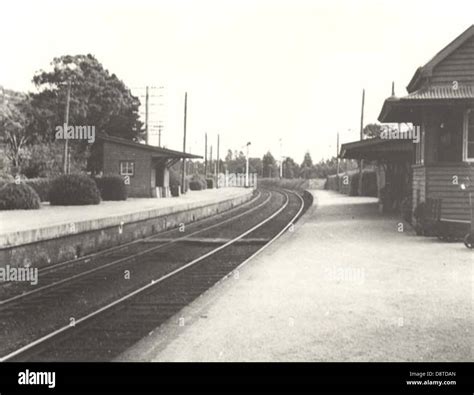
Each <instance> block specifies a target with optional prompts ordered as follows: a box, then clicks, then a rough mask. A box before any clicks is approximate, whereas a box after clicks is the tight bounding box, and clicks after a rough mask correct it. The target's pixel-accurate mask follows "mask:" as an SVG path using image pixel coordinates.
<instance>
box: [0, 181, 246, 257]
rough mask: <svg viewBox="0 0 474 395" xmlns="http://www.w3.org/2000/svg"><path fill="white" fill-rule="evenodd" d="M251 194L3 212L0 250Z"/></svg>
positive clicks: (193, 194) (213, 193) (232, 191)
mask: <svg viewBox="0 0 474 395" xmlns="http://www.w3.org/2000/svg"><path fill="white" fill-rule="evenodd" d="M251 193H252V190H251V189H245V188H222V189H208V190H203V191H189V192H188V193H186V194H185V195H182V196H180V197H179V198H162V199H157V198H141V199H138V198H129V199H128V200H126V201H102V202H101V203H100V204H98V205H89V206H50V205H49V203H43V204H42V207H41V209H39V210H8V211H0V248H1V247H5V246H15V245H19V244H24V243H31V242H35V241H40V240H46V239H49V238H54V237H60V236H63V235H67V234H70V233H77V232H84V231H89V230H95V229H101V228H103V227H106V226H115V225H120V223H121V222H124V223H127V222H133V221H140V220H143V219H147V218H152V217H156V216H160V215H167V214H171V213H175V212H178V211H184V210H189V209H192V208H196V207H203V206H206V205H209V204H213V203H218V202H221V201H225V200H230V199H234V198H236V197H239V196H244V195H247V194H251ZM71 224H73V225H71ZM71 227H73V230H72V231H71Z"/></svg>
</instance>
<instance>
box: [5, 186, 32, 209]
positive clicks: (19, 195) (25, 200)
mask: <svg viewBox="0 0 474 395" xmlns="http://www.w3.org/2000/svg"><path fill="white" fill-rule="evenodd" d="M39 208H40V198H39V196H38V194H37V193H36V192H35V190H34V189H33V188H31V187H30V186H28V185H25V184H15V183H10V184H7V185H4V186H3V187H2V188H1V189H0V210H36V209H39Z"/></svg>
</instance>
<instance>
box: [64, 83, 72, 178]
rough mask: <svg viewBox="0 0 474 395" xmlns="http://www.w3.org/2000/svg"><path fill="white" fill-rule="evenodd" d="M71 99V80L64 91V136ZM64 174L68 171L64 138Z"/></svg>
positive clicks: (66, 143) (67, 143)
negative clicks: (65, 91)
mask: <svg viewBox="0 0 474 395" xmlns="http://www.w3.org/2000/svg"><path fill="white" fill-rule="evenodd" d="M70 100H71V80H68V82H67V93H66V111H65V113H64V128H65V130H64V135H65V136H64V137H66V136H67V135H66V133H67V127H68V124H69V102H70ZM63 166H64V168H63V171H64V174H68V173H69V139H67V138H65V139H64V163H63Z"/></svg>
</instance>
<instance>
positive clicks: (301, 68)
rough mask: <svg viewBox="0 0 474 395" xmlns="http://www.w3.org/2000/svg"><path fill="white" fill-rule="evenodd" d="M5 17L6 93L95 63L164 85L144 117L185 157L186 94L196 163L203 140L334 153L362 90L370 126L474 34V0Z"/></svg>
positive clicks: (187, 4)
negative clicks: (55, 70) (456, 42)
mask: <svg viewBox="0 0 474 395" xmlns="http://www.w3.org/2000/svg"><path fill="white" fill-rule="evenodd" d="M441 4H442V5H441ZM1 16H2V18H1V23H0V34H1V37H2V52H1V53H2V56H1V60H0V85H3V86H4V87H5V88H10V89H14V90H20V91H30V90H32V89H33V86H32V84H31V78H32V76H33V75H34V73H35V72H36V71H38V70H40V69H44V68H47V67H48V65H49V63H50V61H51V60H52V58H53V57H55V56H61V55H65V54H71V55H75V54H86V53H91V54H94V55H95V56H96V57H97V58H98V60H99V61H100V62H101V63H102V64H103V65H104V67H105V68H107V69H108V70H109V71H110V72H114V73H115V74H117V76H118V77H119V78H120V79H122V80H123V81H124V82H125V84H126V85H127V86H129V87H133V91H134V92H135V93H136V94H142V93H143V92H144V90H143V89H140V88H141V87H144V86H146V85H150V86H164V87H165V88H164V89H163V90H154V91H153V94H154V95H155V94H156V95H158V94H159V92H162V93H163V94H164V96H163V97H162V98H154V99H153V100H155V103H156V104H158V101H162V102H163V103H164V106H152V107H151V109H153V111H154V113H153V114H152V115H151V118H152V122H153V123H156V122H157V121H158V118H162V119H163V121H164V125H165V130H164V132H163V143H164V144H165V145H166V146H167V147H168V148H174V149H181V148H182V130H183V101H184V92H185V91H187V92H188V146H187V147H188V149H187V150H191V151H192V152H193V153H198V154H203V151H204V132H206V131H207V132H208V135H209V139H210V141H211V142H212V141H214V142H215V140H216V136H217V133H220V135H221V152H225V151H226V150H227V149H228V148H232V149H240V148H241V147H242V146H243V145H244V144H245V143H246V142H247V141H251V143H252V146H251V147H252V149H251V155H252V156H261V155H263V153H264V152H266V151H267V150H271V151H272V152H273V153H274V155H275V156H278V155H280V148H279V146H280V145H279V139H280V138H281V139H282V146H283V150H282V151H283V152H282V154H283V155H287V156H292V157H294V158H295V159H296V160H297V161H298V162H301V160H302V158H303V155H304V152H305V151H307V150H308V151H310V153H311V155H312V157H313V160H319V159H321V158H327V157H330V156H332V155H333V154H335V151H336V147H335V145H336V133H337V132H338V131H339V132H340V133H341V142H348V141H352V140H355V139H358V133H359V123H360V106H361V93H362V89H363V88H365V89H366V111H365V123H370V122H374V121H376V118H377V116H378V114H379V111H380V109H381V106H382V103H383V100H384V99H385V98H386V97H387V96H389V95H390V90H391V82H392V81H395V86H396V93H397V95H402V94H405V93H406V90H405V87H406V85H407V84H408V82H409V80H410V78H411V77H412V75H413V73H414V72H415V70H416V68H417V67H418V66H421V65H423V64H424V63H426V62H427V61H428V60H430V58H431V57H433V56H434V55H435V53H436V52H438V51H439V50H440V49H442V47H444V46H445V45H446V44H448V43H449V42H450V41H451V40H453V39H454V38H455V37H456V36H458V35H459V34H460V33H462V32H463V31H464V30H465V29H467V28H468V27H469V26H470V25H471V24H473V23H474V1H472V0H467V1H456V0H451V1H449V2H448V1H444V2H435V1H420V0H408V1H402V0H394V1H381V0H377V1H362V0H357V1H355V0H354V1H335V0H328V1H316V0H312V1H297V0H285V1H276V0H271V1H264V0H253V1H245V0H235V1H229V0H218V1H209V0H194V1H179V0H173V1H139V0H130V1H116V0H114V1H100V0H92V1H88V0H80V1H62V0H58V1H48V0H42V1H35V0H32V1H18V0H14V1H13V0H10V1H4V2H2V8H1ZM142 102H144V100H142ZM156 109H161V113H162V114H160V112H157V111H156ZM349 130H352V131H349ZM155 143H156V140H155ZM214 145H215V144H214ZM214 149H215V148H214Z"/></svg>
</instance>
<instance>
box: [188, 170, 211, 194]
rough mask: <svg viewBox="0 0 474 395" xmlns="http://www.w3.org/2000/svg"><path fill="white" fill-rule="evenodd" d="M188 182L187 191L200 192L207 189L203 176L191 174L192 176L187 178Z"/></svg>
mask: <svg viewBox="0 0 474 395" xmlns="http://www.w3.org/2000/svg"><path fill="white" fill-rule="evenodd" d="M188 180H189V189H190V190H191V191H200V190H202V189H206V188H207V183H206V180H205V178H204V177H203V176H200V175H199V174H193V175H192V176H190V177H188ZM198 184H199V186H198Z"/></svg>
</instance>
